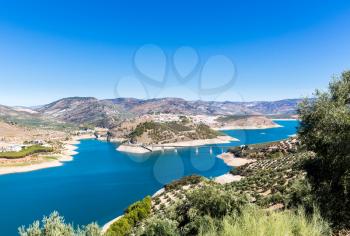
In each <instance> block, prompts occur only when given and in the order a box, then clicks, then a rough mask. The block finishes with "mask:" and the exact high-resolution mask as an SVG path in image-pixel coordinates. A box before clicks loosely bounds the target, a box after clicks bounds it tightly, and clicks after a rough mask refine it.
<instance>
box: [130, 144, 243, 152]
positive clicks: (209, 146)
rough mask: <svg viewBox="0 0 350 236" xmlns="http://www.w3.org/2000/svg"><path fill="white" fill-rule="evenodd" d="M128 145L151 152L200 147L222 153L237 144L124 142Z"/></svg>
mask: <svg viewBox="0 0 350 236" xmlns="http://www.w3.org/2000/svg"><path fill="white" fill-rule="evenodd" d="M124 145H127V146H132V147H141V148H144V149H146V150H148V151H149V152H153V151H162V152H164V151H165V150H174V152H177V149H180V148H192V149H195V152H196V153H199V149H209V153H210V154H212V153H213V149H214V148H215V149H221V153H224V150H227V149H229V148H234V147H237V146H227V145H226V146H224V145H220V144H219V145H217V144H205V145H195V146H184V145H166V144H164V145H162V144H151V145H144V144H124Z"/></svg>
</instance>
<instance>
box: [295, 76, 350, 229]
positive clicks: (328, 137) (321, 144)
mask: <svg viewBox="0 0 350 236" xmlns="http://www.w3.org/2000/svg"><path fill="white" fill-rule="evenodd" d="M299 115H300V119H301V126H300V129H299V136H300V139H301V141H302V143H303V144H304V145H305V146H306V148H307V149H308V150H310V151H313V152H315V153H316V158H313V159H311V160H309V161H308V162H307V163H306V164H305V169H306V171H307V174H308V179H309V180H310V182H311V184H312V188H313V191H314V194H315V197H316V199H317V201H318V203H319V206H320V210H321V213H322V214H323V216H325V217H326V218H327V219H328V220H330V221H331V222H332V223H333V224H334V226H339V227H350V71H347V72H344V73H342V75H341V76H340V77H339V78H335V79H334V80H333V81H332V82H330V84H329V88H328V91H325V92H321V91H316V93H315V98H314V99H309V100H305V101H304V102H303V103H302V104H301V105H300V108H299Z"/></svg>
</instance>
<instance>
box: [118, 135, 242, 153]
mask: <svg viewBox="0 0 350 236" xmlns="http://www.w3.org/2000/svg"><path fill="white" fill-rule="evenodd" d="M232 141H239V140H238V139H236V138H233V137H230V136H218V137H217V138H213V139H199V140H191V141H183V142H176V143H166V144H155V145H156V146H152V145H147V146H144V147H141V146H140V145H132V144H122V145H120V146H119V147H118V148H117V151H120V152H128V153H135V154H143V153H149V152H152V151H153V152H154V151H162V150H169V149H175V148H181V147H196V146H203V145H211V144H220V143H230V142H232Z"/></svg>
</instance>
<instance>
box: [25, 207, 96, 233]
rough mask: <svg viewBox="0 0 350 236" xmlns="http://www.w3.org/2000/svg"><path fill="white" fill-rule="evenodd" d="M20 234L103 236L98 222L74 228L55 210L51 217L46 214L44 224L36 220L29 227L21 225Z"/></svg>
mask: <svg viewBox="0 0 350 236" xmlns="http://www.w3.org/2000/svg"><path fill="white" fill-rule="evenodd" d="M18 230H19V235H20V236H58V235H60V236H102V233H101V229H100V227H99V226H98V225H97V224H96V223H92V224H89V225H87V226H83V227H81V228H80V227H78V228H76V229H75V228H74V227H73V225H71V224H66V223H65V221H64V218H63V217H62V216H60V215H59V214H58V212H56V211H55V212H53V213H51V215H50V216H49V217H47V216H45V217H44V219H43V220H42V225H40V222H39V221H35V222H34V223H33V224H31V225H29V226H28V228H25V227H24V226H21V227H20V228H19V229H18Z"/></svg>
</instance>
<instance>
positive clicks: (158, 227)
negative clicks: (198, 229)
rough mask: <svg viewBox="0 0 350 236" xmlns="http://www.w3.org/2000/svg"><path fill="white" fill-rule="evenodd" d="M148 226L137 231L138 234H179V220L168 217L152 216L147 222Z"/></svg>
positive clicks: (144, 235) (165, 235)
mask: <svg viewBox="0 0 350 236" xmlns="http://www.w3.org/2000/svg"><path fill="white" fill-rule="evenodd" d="M145 224H146V225H147V227H143V228H140V229H139V231H137V232H136V235H138V236H159V235H162V236H176V235H179V232H178V229H177V226H178V225H177V222H176V221H174V220H170V219H167V218H165V219H164V218H157V217H151V218H150V219H147V221H146V222H145Z"/></svg>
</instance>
